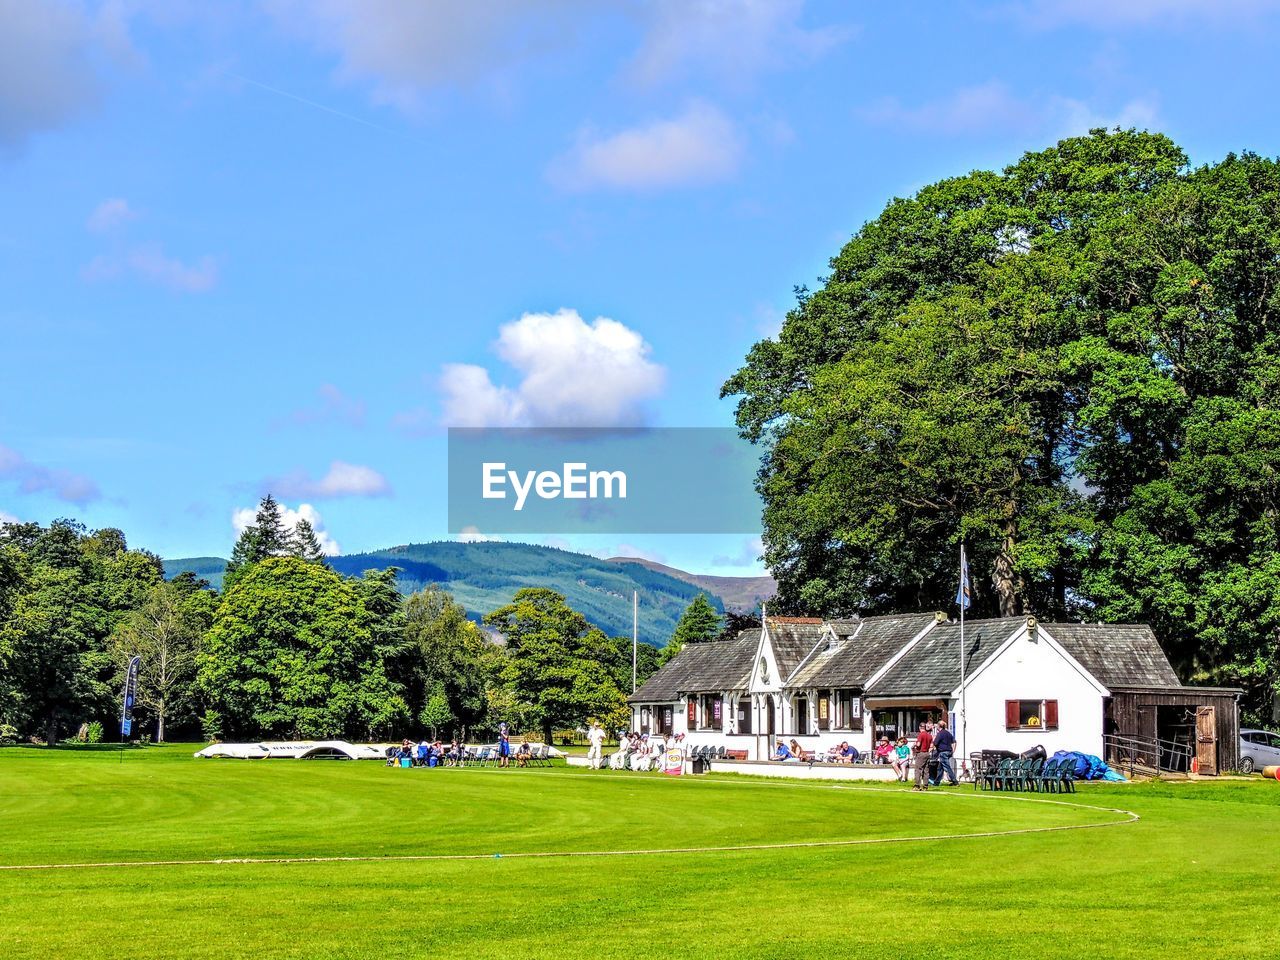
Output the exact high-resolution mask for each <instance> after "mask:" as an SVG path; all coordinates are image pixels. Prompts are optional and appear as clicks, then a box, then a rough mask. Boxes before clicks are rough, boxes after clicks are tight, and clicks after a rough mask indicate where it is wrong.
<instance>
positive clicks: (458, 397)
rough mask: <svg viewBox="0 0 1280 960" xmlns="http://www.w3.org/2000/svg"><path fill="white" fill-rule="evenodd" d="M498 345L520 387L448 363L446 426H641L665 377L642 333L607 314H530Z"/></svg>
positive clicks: (444, 375)
mask: <svg viewBox="0 0 1280 960" xmlns="http://www.w3.org/2000/svg"><path fill="white" fill-rule="evenodd" d="M496 350H497V353H498V356H499V357H500V358H501V359H502V360H503V361H505V362H506V363H507V364H508V365H509V366H510V367H512V368H513V369H514V370H515V371H516V372H517V373H518V374H519V375H520V377H521V379H520V383H519V385H518V386H516V387H506V386H501V385H498V384H495V383H494V382H493V380H492V379H491V378H490V375H489V371H488V370H486V369H485V368H484V367H479V366H475V365H472V364H448V365H447V366H445V368H444V370H443V372H442V374H441V377H440V391H441V395H442V402H443V415H442V420H443V422H444V424H445V425H446V426H454V427H500V426H530V427H545V426H556V427H613V426H639V425H641V424H643V423H644V422H645V420H646V416H645V414H646V410H645V405H646V403H647V402H648V401H649V400H650V399H652V398H653V397H655V396H657V395H658V393H660V392H661V390H662V387H663V384H664V382H665V379H666V371H665V370H664V369H663V368H662V367H661V366H659V365H658V364H655V363H653V362H652V361H651V360H650V359H649V353H650V348H649V345H648V344H647V343H645V341H644V338H643V337H641V336H640V334H638V333H637V332H636V331H634V330H632V329H630V328H629V327H627V326H625V325H624V324H621V323H619V322H618V321H617V320H610V319H609V318H608V317H597V318H596V319H595V320H594V321H592V322H591V323H590V324H588V323H586V322H585V321H584V320H583V319H582V317H580V316H579V315H578V312H577V311H576V310H566V309H561V310H558V311H556V312H555V313H526V314H525V315H524V316H522V317H521V318H520V319H519V320H516V321H514V322H513V323H509V324H506V325H505V326H503V327H502V330H501V332H500V333H499V335H498V341H497V344H496Z"/></svg>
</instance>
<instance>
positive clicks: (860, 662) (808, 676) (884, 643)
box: [787, 613, 935, 688]
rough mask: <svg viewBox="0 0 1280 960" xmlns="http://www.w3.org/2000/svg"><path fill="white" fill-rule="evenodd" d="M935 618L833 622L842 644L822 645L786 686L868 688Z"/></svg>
mask: <svg viewBox="0 0 1280 960" xmlns="http://www.w3.org/2000/svg"><path fill="white" fill-rule="evenodd" d="M934 619H935V615H934V614H932V613H912V614H890V615H888V616H880V617H867V618H866V619H864V620H835V621H832V622H831V624H830V627H831V629H832V630H833V631H834V633H835V635H836V636H837V637H838V638H840V639H839V642H838V643H836V644H834V645H828V644H826V643H821V644H820V646H819V649H818V651H817V652H816V653H814V654H813V655H812V656H811V657H810V658H809V660H808V661H807V662H806V663H805V664H804V666H802V667H801V668H800V669H799V671H798V672H797V673H796V674H795V675H794V676H793V677H792V678H791V679H790V680H789V681H788V682H787V686H789V687H832V688H836V687H843V688H861V687H865V686H866V683H867V680H868V679H870V678H871V676H872V675H874V674H875V672H876V671H877V670H879V669H880V668H881V667H883V666H884V665H885V664H886V663H888V662H889V660H890V659H892V657H893V655H894V654H895V653H897V652H898V651H899V650H901V649H902V648H903V647H905V646H906V645H907V644H908V643H909V642H910V641H911V639H912V637H914V636H916V635H917V634H918V633H919V632H920V631H921V630H923V629H925V628H926V627H927V626H929V624H931V623H933V622H934Z"/></svg>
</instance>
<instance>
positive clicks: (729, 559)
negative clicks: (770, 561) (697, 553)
mask: <svg viewBox="0 0 1280 960" xmlns="http://www.w3.org/2000/svg"><path fill="white" fill-rule="evenodd" d="M763 554H764V540H763V539H761V538H760V537H747V538H746V539H745V540H743V541H742V548H741V549H740V550H739V551H738V552H737V554H734V555H728V554H720V555H719V556H715V557H712V558H711V563H712V564H713V565H714V566H717V567H755V566H758V565H759V563H760V557H761V556H763Z"/></svg>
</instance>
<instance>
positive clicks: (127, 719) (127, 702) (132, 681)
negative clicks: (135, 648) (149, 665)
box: [120, 657, 142, 740]
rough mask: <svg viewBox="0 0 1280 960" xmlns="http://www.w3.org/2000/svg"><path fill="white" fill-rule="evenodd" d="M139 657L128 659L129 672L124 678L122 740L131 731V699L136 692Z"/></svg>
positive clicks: (121, 711)
mask: <svg viewBox="0 0 1280 960" xmlns="http://www.w3.org/2000/svg"><path fill="white" fill-rule="evenodd" d="M140 663H142V658H141V657H134V658H133V659H131V660H130V661H129V672H128V673H127V674H125V678H124V705H123V706H122V707H121V709H120V739H121V740H123V739H125V738H126V737H128V736H129V734H130V733H132V732H133V699H134V697H136V696H137V694H138V665H139V664H140Z"/></svg>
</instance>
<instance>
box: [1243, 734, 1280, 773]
mask: <svg viewBox="0 0 1280 960" xmlns="http://www.w3.org/2000/svg"><path fill="white" fill-rule="evenodd" d="M1263 767H1280V733H1268V732H1267V731H1266V730H1241V731H1240V772H1241V773H1253V771H1254V770H1261V769H1262V768H1263Z"/></svg>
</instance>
